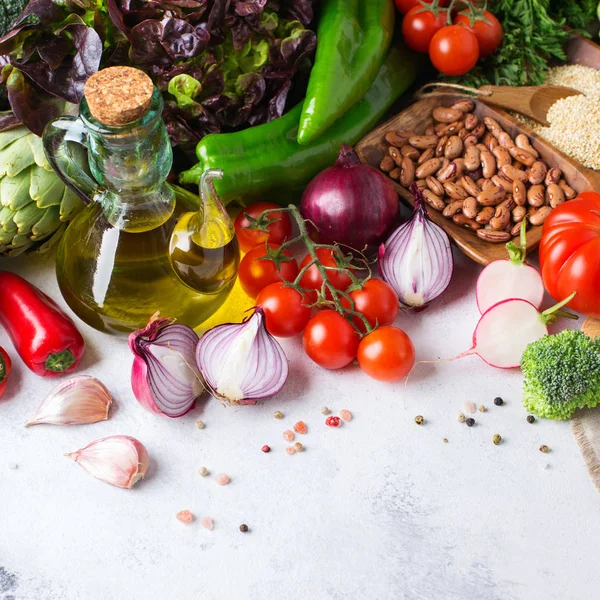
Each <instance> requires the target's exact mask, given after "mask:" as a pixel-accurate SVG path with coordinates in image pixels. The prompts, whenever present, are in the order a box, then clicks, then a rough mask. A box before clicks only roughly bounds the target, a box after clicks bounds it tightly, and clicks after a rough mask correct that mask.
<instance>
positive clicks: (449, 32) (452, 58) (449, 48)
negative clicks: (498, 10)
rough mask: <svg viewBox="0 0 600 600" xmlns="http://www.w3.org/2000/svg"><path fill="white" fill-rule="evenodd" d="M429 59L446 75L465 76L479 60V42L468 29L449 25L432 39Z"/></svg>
mask: <svg viewBox="0 0 600 600" xmlns="http://www.w3.org/2000/svg"><path fill="white" fill-rule="evenodd" d="M429 58H430V59H431V62H432V63H433V66H434V67H435V68H436V69H437V70H438V71H439V72H440V73H443V74H444V75H451V76H454V75H464V74H465V73H468V72H469V71H470V70H471V69H472V68H473V67H474V66H475V65H476V64H477V61H478V60H479V42H478V41H477V38H476V37H475V34H474V33H473V32H472V31H469V29H467V28H466V27H463V26H462V25H448V26H447V27H444V28H442V29H440V30H439V31H438V32H437V33H436V34H435V35H434V36H433V37H432V38H431V42H430V44H429Z"/></svg>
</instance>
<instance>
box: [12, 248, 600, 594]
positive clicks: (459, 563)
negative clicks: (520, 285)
mask: <svg viewBox="0 0 600 600" xmlns="http://www.w3.org/2000/svg"><path fill="white" fill-rule="evenodd" d="M0 268H5V269H11V270H15V271H17V272H19V273H20V274H22V275H23V276H25V277H27V278H29V279H30V280H31V281H32V282H33V283H35V284H37V285H38V286H40V287H41V288H42V289H44V291H46V292H47V293H49V294H50V295H51V296H53V297H55V298H57V299H58V300H59V301H60V303H61V304H62V305H64V303H63V302H62V299H61V298H60V296H59V294H58V290H57V286H56V282H55V278H54V272H53V268H52V263H51V259H50V258H44V257H37V258H35V259H33V260H31V259H29V260H21V259H16V260H15V259H11V260H4V261H2V260H0ZM477 272H478V269H477V268H476V267H475V266H474V265H473V263H470V262H468V261H467V260H466V259H462V258H460V259H459V261H458V265H457V270H456V276H455V278H454V280H453V283H452V284H451V287H450V289H449V290H448V292H447V293H446V294H445V295H444V296H443V298H442V299H440V301H438V302H437V303H436V304H435V305H434V306H433V307H431V308H430V309H428V310H427V311H425V312H422V313H420V314H416V315H410V314H409V315H401V317H400V318H399V325H400V326H401V327H403V328H404V329H405V330H406V331H407V332H408V333H409V334H410V335H411V336H412V338H413V340H414V343H415V346H416V348H417V355H418V358H421V359H429V358H436V357H445V356H452V355H454V354H456V353H458V352H460V351H462V350H464V349H466V348H467V347H468V346H469V343H470V339H471V331H472V326H473V325H474V324H475V322H476V319H477V309H476V306H475V302H474V298H473V288H474V282H475V278H476V275H477ZM0 293H1V291H0ZM79 326H80V328H81V331H82V333H83V334H84V337H85V338H86V342H87V353H86V357H85V359H84V361H83V365H82V369H81V370H80V372H83V373H88V374H91V375H94V376H96V377H98V378H99V379H101V380H102V381H103V382H105V383H106V385H107V386H108V388H109V389H110V391H111V393H112V394H113V397H114V399H115V404H114V405H113V411H112V414H111V418H110V420H109V421H106V422H103V423H98V424H94V425H88V426H81V427H55V426H39V427H32V428H29V429H25V428H24V427H23V425H24V423H25V422H26V421H27V420H28V418H29V417H31V416H32V415H33V413H34V412H35V410H36V408H37V406H38V405H39V403H40V402H41V400H42V399H43V398H44V396H45V395H46V393H47V392H48V391H49V390H50V389H51V387H53V386H54V385H55V384H56V381H50V380H44V379H42V378H39V377H37V376H35V375H33V374H31V373H29V372H28V371H26V369H25V367H24V366H23V364H22V363H21V362H20V360H19V359H18V358H17V357H15V359H14V369H13V375H12V378H11V381H10V383H9V386H8V389H7V392H6V394H5V396H4V397H3V398H2V400H0V600H13V599H15V600H96V599H99V600H100V599H101V600H104V599H107V600H109V599H110V600H112V599H115V600H120V599H127V600H137V599H140V600H141V599H144V600H149V599H152V600H153V599H161V600H162V599H177V600H188V599H190V600H191V599H194V600H195V599H202V600H213V599H214V600H230V599H231V600H246V599H247V600H280V599H284V598H290V599H295V598H298V599H300V598H310V599H312V600H318V599H331V600H353V599H357V600H375V599H377V600H379V599H385V600H387V599H390V600H399V599H411V600H413V599H415V600H421V599H427V600H429V599H435V600H438V599H443V600H453V599H468V600H470V599H474V600H475V599H477V600H479V599H485V600H495V599H498V600H511V599H526V600H537V599H538V598H539V599H540V600H541V599H544V600H553V599H556V600H586V599H596V598H599V597H600V569H599V568H598V547H599V540H600V497H599V496H598V492H597V491H596V490H595V489H594V487H593V486H592V484H591V482H590V480H589V478H588V474H587V472H586V470H585V466H584V464H583V459H582V458H581V456H580V454H579V450H578V448H577V446H576V444H575V441H574V439H573V436H572V434H571V430H570V425H569V424H568V423H554V422H539V421H538V422H536V423H535V424H533V425H530V424H528V423H527V422H526V421H525V414H526V413H525V411H524V409H523V408H522V406H521V404H520V386H521V375H520V373H519V372H505V371H499V370H495V369H493V368H491V367H488V366H486V365H485V364H484V363H482V362H481V361H480V360H479V359H478V358H476V357H469V358H466V359H464V360H461V361H457V362H455V363H450V364H438V365H435V366H434V365H421V366H420V367H419V368H418V370H417V371H416V373H415V374H414V375H412V376H411V378H410V380H409V382H408V384H407V385H405V383H404V382H400V383H398V384H395V385H384V384H381V383H377V382H375V381H373V380H370V379H368V378H367V377H366V376H364V375H363V374H362V373H361V372H360V370H359V369H358V368H357V367H352V368H350V369H347V370H345V371H343V372H327V371H324V370H321V369H319V368H317V367H316V366H315V365H313V364H312V363H311V362H310V361H309V360H308V359H307V358H306V357H304V356H303V355H302V353H301V349H300V340H294V341H292V342H288V343H285V344H284V347H285V349H286V352H287V353H288V357H289V359H290V377H289V380H288V383H287V385H286V387H285V388H284V390H283V391H282V393H281V394H279V396H278V397H277V398H275V399H272V400H270V401H266V402H264V403H263V404H262V405H259V406H250V407H241V408H224V407H222V406H221V405H220V404H219V402H217V401H215V400H213V399H211V400H207V401H206V402H204V403H202V406H201V407H200V408H197V409H196V410H194V411H192V412H191V413H190V414H189V415H187V416H186V417H183V418H181V419H176V420H169V419H166V418H160V417H158V416H156V415H152V414H150V413H148V412H146V411H145V410H144V409H143V408H141V407H140V406H139V405H138V404H137V402H136V401H135V399H134V398H133V396H132V393H131V391H130V386H129V369H130V365H131V357H130V354H129V350H128V348H127V344H126V342H125V341H124V340H122V339H115V338H112V337H109V336H106V335H103V334H100V333H97V332H95V331H93V330H91V329H90V328H88V327H86V326H85V325H83V324H82V323H81V322H79ZM0 345H3V346H5V347H6V348H7V349H8V350H9V351H11V344H10V341H9V340H8V338H7V337H6V336H5V334H4V333H3V332H0ZM12 354H13V356H14V353H12ZM497 395H500V396H502V397H503V398H504V399H505V401H506V404H505V405H504V406H501V407H496V406H494V405H493V402H492V399H493V398H494V397H495V396H497ZM467 400H472V401H474V402H476V403H483V404H485V405H486V406H487V407H488V408H489V411H488V412H487V413H484V414H480V413H477V414H476V415H474V416H475V419H476V421H477V424H476V426H475V427H473V428H468V427H466V426H465V425H464V424H459V423H458V422H457V421H456V415H457V413H458V412H459V411H460V410H462V408H463V404H464V402H465V401H467ZM323 405H327V406H329V407H330V408H331V409H332V410H333V411H339V410H340V409H342V408H348V409H350V410H351V411H352V412H353V414H354V420H353V421H352V422H351V423H349V424H346V425H344V426H343V427H341V428H340V429H338V430H335V429H330V428H328V427H326V426H325V425H324V417H323V416H322V415H321V413H320V407H321V406H323ZM275 410H281V411H282V412H283V413H285V419H284V420H282V421H277V420H275V419H274V418H273V412H274V411H275ZM418 414H421V415H423V416H424V417H425V420H426V424H425V425H424V426H422V427H419V426H417V425H415V423H414V417H415V416H416V415H418ZM198 418H202V420H204V421H205V423H206V428H205V429H204V430H197V429H196V428H195V427H194V421H195V420H196V419H198ZM299 419H303V420H304V421H306V423H307V425H308V428H309V432H308V434H307V435H306V436H303V437H302V442H303V443H304V444H305V447H306V451H305V452H303V453H299V454H296V455H294V456H287V455H286V454H285V453H284V447H285V445H286V443H285V442H284V440H283V439H282V431H283V430H284V429H286V428H287V427H291V426H292V425H293V424H294V423H295V422H296V421H298V420H299ZM494 433H500V434H501V435H502V437H503V440H504V442H503V443H502V444H501V445H500V446H494V445H493V444H492V436H493V434H494ZM113 434H128V435H133V436H135V437H137V438H139V439H140V440H141V441H142V442H143V443H144V444H145V445H146V447H147V448H148V451H149V453H150V456H151V459H152V462H151V471H150V472H149V476H148V478H147V479H146V480H145V481H143V482H140V484H139V485H138V486H137V487H136V488H135V489H133V490H131V491H127V490H120V489H117V488H113V487H111V486H109V485H106V484H104V483H102V482H100V481H97V480H95V479H93V478H91V477H90V476H89V475H88V474H87V473H85V472H84V471H83V470H82V469H81V468H80V467H79V466H78V465H76V464H75V463H73V462H72V461H70V460H69V459H67V458H65V457H63V454H64V453H65V452H69V451H73V450H76V449H78V448H80V447H82V446H85V445H86V444H88V443H89V442H90V441H92V440H94V439H97V438H100V437H104V436H107V435H113ZM444 437H446V438H448V440H449V443H447V444H444V443H443V441H442V439H443V438H444ZM263 444H269V445H271V447H272V449H273V450H272V452H271V453H270V454H264V453H263V452H261V450H260V448H261V446H262V445H263ZM540 444H547V445H548V446H550V448H551V453H549V454H547V455H545V454H542V453H540V452H539V451H538V447H539V446H540ZM15 465H18V468H16V469H15V468H14V466H15ZM202 465H205V466H206V467H208V469H210V470H211V472H212V473H213V474H214V473H218V472H225V473H228V474H229V475H230V476H231V478H232V481H231V484H230V485H228V486H224V487H220V486H218V485H216V483H215V481H214V479H212V478H210V477H206V478H202V477H200V476H199V475H198V474H197V470H198V468H199V467H200V466H202ZM546 465H547V466H546ZM182 509H190V510H191V511H192V512H193V513H194V514H195V515H196V516H197V517H199V518H201V517H203V516H211V517H212V518H213V519H214V521H215V529H214V531H208V530H206V529H204V528H203V527H202V526H201V525H200V523H199V522H195V523H193V524H191V525H187V526H186V525H182V524H181V523H179V522H178V521H177V520H176V519H175V514H176V513H177V512H178V511H179V510H182ZM241 523H247V524H248V525H249V527H250V530H251V531H250V532H249V533H246V534H243V533H241V532H240V531H239V529H238V527H239V525H240V524H241Z"/></svg>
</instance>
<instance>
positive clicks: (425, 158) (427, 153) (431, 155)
mask: <svg viewBox="0 0 600 600" xmlns="http://www.w3.org/2000/svg"><path fill="white" fill-rule="evenodd" d="M434 156H435V150H434V149H433V148H427V150H425V151H424V152H422V153H421V156H419V160H417V164H418V165H422V164H423V163H424V162H425V161H428V160H429V159H430V158H434Z"/></svg>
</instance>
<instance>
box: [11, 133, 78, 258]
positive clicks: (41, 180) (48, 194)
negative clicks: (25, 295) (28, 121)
mask: <svg viewBox="0 0 600 600" xmlns="http://www.w3.org/2000/svg"><path fill="white" fill-rule="evenodd" d="M82 208H83V203H82V202H81V200H80V199H79V197H78V196H77V194H75V193H74V192H73V191H72V190H70V189H69V188H68V187H66V186H65V184H64V183H63V182H62V181H61V180H60V179H59V178H58V176H57V175H56V174H55V173H54V171H53V170H52V168H51V167H50V164H49V163H48V161H47V160H46V155H45V154H44V148H43V144H42V139H41V138H39V137H38V136H36V135H34V134H33V133H31V132H30V131H29V129H27V127H25V126H24V125H20V126H19V127H16V128H14V129H9V130H7V131H3V132H0V256H17V255H19V254H22V253H23V252H26V251H30V250H37V251H40V252H43V251H45V250H47V249H48V248H50V247H51V246H52V245H53V244H55V243H56V242H58V240H59V239H60V236H61V235H62V233H63V231H64V230H65V228H66V227H67V223H68V221H69V220H71V219H72V218H73V217H74V216H75V215H76V214H77V213H78V212H79V211H80V210H81V209H82Z"/></svg>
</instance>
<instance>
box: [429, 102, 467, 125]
mask: <svg viewBox="0 0 600 600" xmlns="http://www.w3.org/2000/svg"><path fill="white" fill-rule="evenodd" d="M466 112H468V111H466ZM432 115H433V118H434V119H435V120H436V121H437V122H438V123H454V122H455V121H458V120H459V119H461V118H462V116H463V111H462V110H459V109H458V108H446V107H444V106H436V107H435V108H434V109H433V113H432Z"/></svg>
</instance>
